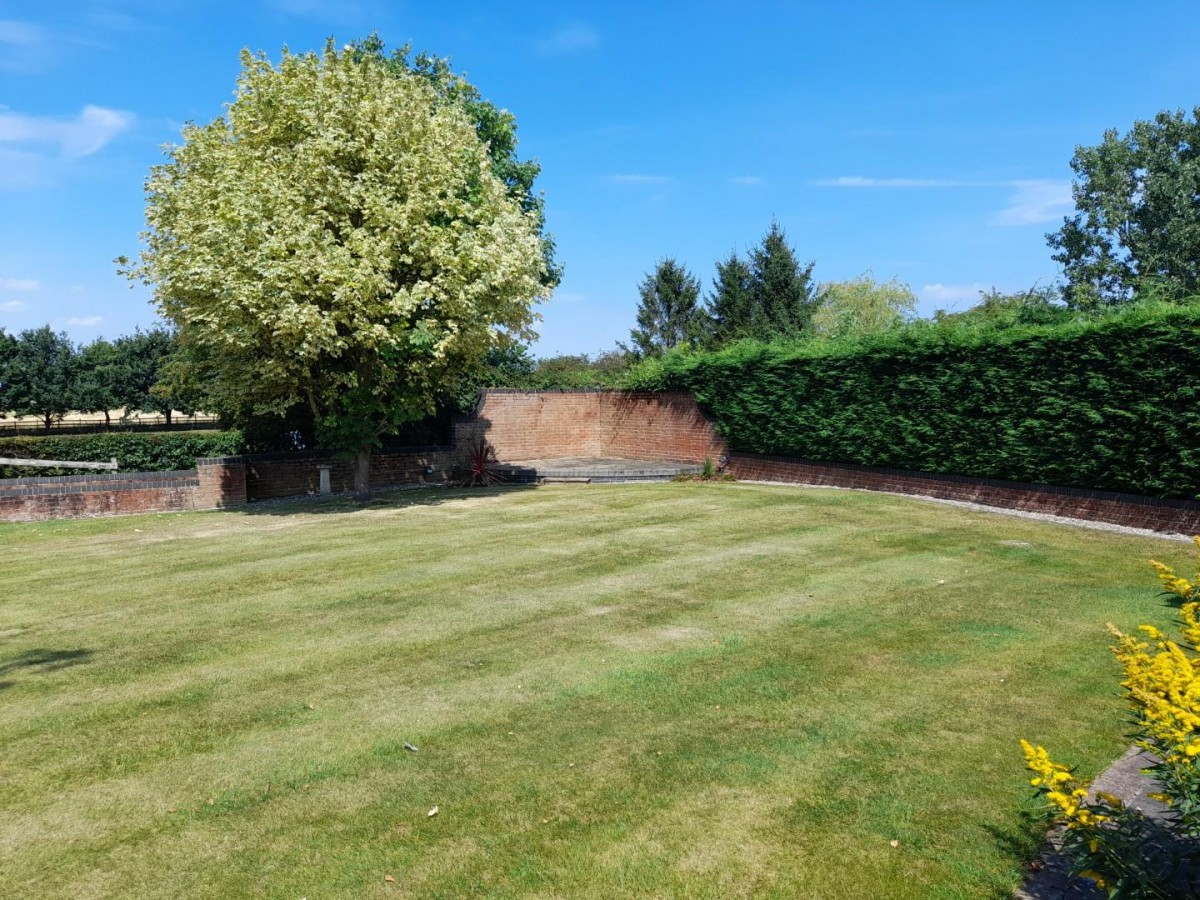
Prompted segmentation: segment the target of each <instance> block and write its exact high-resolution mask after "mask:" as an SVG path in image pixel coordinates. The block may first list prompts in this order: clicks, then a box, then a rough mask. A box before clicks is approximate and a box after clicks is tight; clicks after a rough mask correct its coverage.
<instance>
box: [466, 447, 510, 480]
mask: <svg viewBox="0 0 1200 900" xmlns="http://www.w3.org/2000/svg"><path fill="white" fill-rule="evenodd" d="M499 465H500V460H498V459H497V458H496V448H495V447H493V446H492V445H491V444H490V443H488V442H487V440H486V439H484V438H480V439H479V440H477V441H476V442H475V443H473V444H472V445H471V447H470V449H469V450H468V452H467V477H466V478H464V479H463V480H462V484H463V487H487V486H488V485H491V484H499V483H500V482H502V481H503V480H504V476H503V473H502V472H500V471H499V469H498V466H499Z"/></svg>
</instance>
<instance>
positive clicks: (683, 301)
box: [629, 258, 705, 357]
mask: <svg viewBox="0 0 1200 900" xmlns="http://www.w3.org/2000/svg"><path fill="white" fill-rule="evenodd" d="M638 293H639V294H640V295H641V300H640V302H639V303H638V311H637V328H634V329H633V330H632V331H631V332H630V333H629V336H630V338H631V340H632V342H633V348H632V349H633V352H634V353H636V354H637V355H638V356H641V357H646V356H659V355H661V354H662V353H663V352H665V351H667V350H670V349H671V348H673V347H677V346H679V345H680V344H683V343H685V342H688V341H696V340H699V339H700V338H701V337H702V336H703V334H704V330H705V328H704V322H703V316H704V311H703V310H702V309H700V308H699V307H698V306H697V303H698V301H699V299H700V282H699V281H698V280H696V277H695V276H694V275H692V274H691V273H690V272H688V270H687V269H686V268H684V267H683V266H681V265H680V264H679V263H678V262H676V261H675V260H674V259H669V258H668V259H663V260H661V261H660V262H659V263H658V265H657V266H655V268H654V271H653V272H652V273H650V274H648V275H647V276H646V277H645V278H644V279H643V280H642V283H641V284H640V285H638Z"/></svg>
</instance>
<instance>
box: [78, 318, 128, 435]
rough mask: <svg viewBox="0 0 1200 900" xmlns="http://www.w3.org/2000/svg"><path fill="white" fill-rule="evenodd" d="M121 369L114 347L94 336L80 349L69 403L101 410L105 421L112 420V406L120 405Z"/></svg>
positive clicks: (107, 422)
mask: <svg viewBox="0 0 1200 900" xmlns="http://www.w3.org/2000/svg"><path fill="white" fill-rule="evenodd" d="M123 382H124V371H123V367H122V366H121V360H120V358H119V356H118V354H117V349H116V347H114V346H113V344H112V342H111V341H106V340H105V339H104V338H97V339H96V340H94V341H92V342H91V343H90V344H87V345H86V346H84V347H83V348H81V349H80V351H79V358H78V368H77V376H76V378H75V384H74V396H73V397H72V401H71V405H72V407H73V408H74V409H76V410H78V411H79V412H86V413H96V412H99V413H104V424H105V425H110V424H112V410H113V409H114V408H116V407H118V406H120V405H121V401H120V399H119V394H120V391H121V388H122V386H123Z"/></svg>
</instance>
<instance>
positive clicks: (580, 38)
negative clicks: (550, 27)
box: [534, 22, 600, 56]
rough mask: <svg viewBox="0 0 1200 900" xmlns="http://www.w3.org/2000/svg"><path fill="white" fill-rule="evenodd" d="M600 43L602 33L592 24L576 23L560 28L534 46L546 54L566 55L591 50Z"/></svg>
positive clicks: (539, 51)
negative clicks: (597, 31)
mask: <svg viewBox="0 0 1200 900" xmlns="http://www.w3.org/2000/svg"><path fill="white" fill-rule="evenodd" d="M599 44H600V35H599V34H597V33H596V30H595V29H594V28H592V27H591V26H590V25H584V24H582V23H578V22H577V23H575V24H573V25H567V26H566V27H565V28H560V29H559V30H558V31H556V32H554V34H552V35H550V36H549V37H546V38H543V39H542V40H540V41H538V42H537V43H536V44H535V45H534V46H535V47H536V48H537V51H538V53H541V54H542V55H544V56H564V55H566V54H568V53H577V52H579V51H580V50H590V49H591V48H593V47H596V46H598V45H599Z"/></svg>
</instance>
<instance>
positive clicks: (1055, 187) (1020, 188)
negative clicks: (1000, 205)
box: [993, 181, 1075, 225]
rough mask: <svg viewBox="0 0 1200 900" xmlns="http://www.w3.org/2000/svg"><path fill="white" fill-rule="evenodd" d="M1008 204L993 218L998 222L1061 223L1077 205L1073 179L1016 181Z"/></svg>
mask: <svg viewBox="0 0 1200 900" xmlns="http://www.w3.org/2000/svg"><path fill="white" fill-rule="evenodd" d="M1011 184H1012V186H1013V187H1014V188H1016V191H1015V192H1014V193H1013V195H1012V196H1011V197H1010V198H1009V201H1008V206H1006V207H1004V209H1002V210H1000V212H998V213H997V214H996V217H995V219H994V220H993V221H994V223H995V224H997V225H1037V224H1041V223H1045V222H1057V221H1059V220H1060V219H1061V218H1062V217H1063V216H1065V215H1067V214H1068V213H1070V212H1071V210H1072V209H1073V208H1074V206H1075V201H1074V198H1073V197H1072V196H1071V182H1069V181H1014V182H1012V183H1011Z"/></svg>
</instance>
